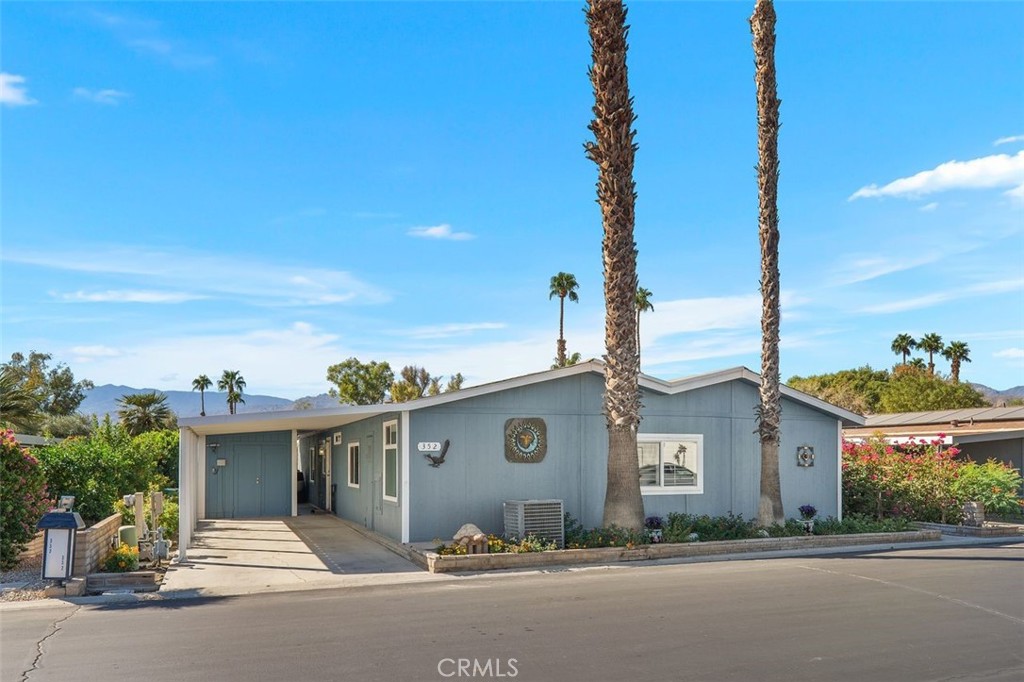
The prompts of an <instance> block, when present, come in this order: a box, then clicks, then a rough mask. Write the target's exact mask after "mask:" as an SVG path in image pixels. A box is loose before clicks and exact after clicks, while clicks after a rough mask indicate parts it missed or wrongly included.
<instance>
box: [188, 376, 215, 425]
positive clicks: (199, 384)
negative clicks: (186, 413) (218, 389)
mask: <svg viewBox="0 0 1024 682" xmlns="http://www.w3.org/2000/svg"><path fill="white" fill-rule="evenodd" d="M211 386H213V382H212V381H210V377H208V376H206V375H205V374H200V375H199V376H197V377H196V378H195V379H193V380H192V390H193V391H199V416H200V417H205V416H206V390H207V389H208V388H210V387H211Z"/></svg>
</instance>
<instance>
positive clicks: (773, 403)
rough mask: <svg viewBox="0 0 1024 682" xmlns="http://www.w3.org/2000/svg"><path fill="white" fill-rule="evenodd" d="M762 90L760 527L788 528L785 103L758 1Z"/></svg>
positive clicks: (770, 18) (769, 11)
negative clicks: (782, 223) (782, 251)
mask: <svg viewBox="0 0 1024 682" xmlns="http://www.w3.org/2000/svg"><path fill="white" fill-rule="evenodd" d="M750 32H751V34H752V35H753V46H754V74H755V75H754V82H755V83H756V85H757V150H758V164H757V186H758V200H759V201H758V203H759V211H758V212H759V217H758V233H759V236H760V241H761V391H760V393H761V403H760V405H759V406H758V408H757V427H758V433H759V435H760V439H761V497H760V504H759V505H758V514H757V518H758V522H759V523H760V524H761V525H762V526H769V525H773V524H782V523H783V522H784V521H785V515H784V513H783V510H782V487H781V484H780V481H779V442H780V440H781V431H780V421H781V417H782V404H781V403H782V400H781V394H780V388H779V203H778V191H779V104H780V101H779V98H778V96H777V94H776V84H775V6H774V5H773V3H772V1H771V0H756V2H755V3H754V13H753V15H751V17H750Z"/></svg>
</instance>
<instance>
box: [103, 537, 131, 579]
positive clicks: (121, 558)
mask: <svg viewBox="0 0 1024 682" xmlns="http://www.w3.org/2000/svg"><path fill="white" fill-rule="evenodd" d="M138 567H139V548H138V547H129V546H128V545H127V543H124V542H122V543H121V544H120V546H118V548H117V549H115V550H114V553H113V554H111V555H110V556H108V557H107V560H106V561H104V562H103V570H104V571H106V572H108V573H128V572H129V571H134V570H135V569H137V568H138Z"/></svg>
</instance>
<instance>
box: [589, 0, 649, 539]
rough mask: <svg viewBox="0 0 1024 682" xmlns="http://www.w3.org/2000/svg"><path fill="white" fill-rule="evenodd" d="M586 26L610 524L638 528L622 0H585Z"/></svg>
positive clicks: (636, 368) (628, 110)
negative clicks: (599, 232) (599, 236)
mask: <svg viewBox="0 0 1024 682" xmlns="http://www.w3.org/2000/svg"><path fill="white" fill-rule="evenodd" d="M586 13H587V26H588V28H589V31H590V47H591V54H592V58H593V65H592V66H591V67H590V73H589V75H590V82H591V84H592V85H593V88H594V120H593V121H591V123H590V126H589V128H590V130H591V132H593V133H594V141H593V142H589V141H588V142H587V143H586V144H585V149H586V153H587V157H588V158H589V159H590V160H591V161H593V162H594V163H595V164H597V169H598V171H597V201H598V204H600V206H601V218H602V224H603V226H604V240H603V241H602V255H603V259H604V299H605V326H604V338H605V352H606V354H605V356H604V359H605V373H604V413H605V419H606V420H607V426H608V482H607V488H606V490H605V498H604V520H603V522H602V523H603V525H605V526H619V527H621V528H631V529H639V528H641V527H642V525H643V520H644V502H643V498H642V497H641V496H640V465H639V460H638V458H637V446H636V432H637V427H638V426H639V424H640V389H639V385H638V375H639V372H640V363H639V360H638V359H637V353H636V287H637V281H636V242H635V241H634V240H633V226H634V223H635V213H634V210H635V203H636V183H635V182H634V181H633V161H634V156H635V153H636V144H635V143H634V142H633V139H634V137H635V136H636V130H634V129H633V123H634V121H635V120H636V116H635V115H634V114H633V99H632V97H630V95H629V77H628V73H627V69H626V51H627V50H628V49H629V46H628V43H627V37H628V34H629V27H628V26H627V25H626V8H625V7H624V6H623V4H622V2H621V0H588V1H587V10H586Z"/></svg>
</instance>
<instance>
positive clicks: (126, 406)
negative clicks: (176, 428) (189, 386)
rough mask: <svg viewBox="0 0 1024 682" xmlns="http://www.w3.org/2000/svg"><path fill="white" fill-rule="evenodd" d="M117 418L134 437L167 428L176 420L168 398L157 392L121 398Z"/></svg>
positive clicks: (118, 400) (118, 401)
mask: <svg viewBox="0 0 1024 682" xmlns="http://www.w3.org/2000/svg"><path fill="white" fill-rule="evenodd" d="M117 416H118V418H119V419H120V420H121V425H122V426H124V428H125V430H126V431H127V432H128V433H129V434H131V435H132V436H137V435H139V434H140V433H146V432H147V431H159V430H160V429H164V428H167V427H168V426H170V425H171V424H172V423H173V419H174V413H173V412H171V408H170V407H168V406H167V396H165V395H164V394H162V393H157V392H156V391H149V392H148V393H134V394H128V395H123V396H121V397H120V398H118V399H117Z"/></svg>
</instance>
